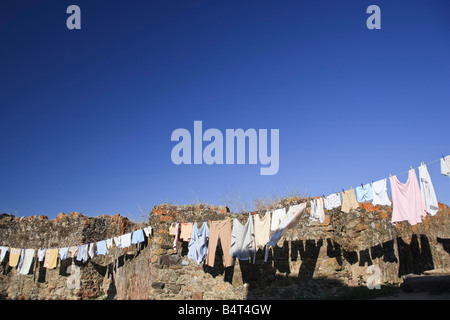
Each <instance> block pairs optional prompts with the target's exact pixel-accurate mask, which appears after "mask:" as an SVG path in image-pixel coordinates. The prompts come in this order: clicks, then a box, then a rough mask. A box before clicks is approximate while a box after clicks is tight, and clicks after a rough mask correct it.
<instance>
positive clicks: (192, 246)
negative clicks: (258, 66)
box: [188, 221, 209, 264]
mask: <svg viewBox="0 0 450 320" xmlns="http://www.w3.org/2000/svg"><path fill="white" fill-rule="evenodd" d="M208 238H209V228H208V224H207V223H206V221H205V222H203V224H202V227H201V228H200V231H199V230H198V225H197V222H194V224H193V226H192V234H191V240H190V241H189V245H188V249H189V251H188V258H189V259H193V260H195V262H197V264H200V263H201V262H202V261H203V260H205V259H206V254H207V251H208V247H207V243H208Z"/></svg>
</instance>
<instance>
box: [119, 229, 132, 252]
mask: <svg viewBox="0 0 450 320" xmlns="http://www.w3.org/2000/svg"><path fill="white" fill-rule="evenodd" d="M129 246H131V232H129V233H125V234H123V235H121V236H120V247H121V248H128V247H129Z"/></svg>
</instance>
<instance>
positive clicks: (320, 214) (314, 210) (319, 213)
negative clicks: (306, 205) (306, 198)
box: [309, 197, 325, 223]
mask: <svg viewBox="0 0 450 320" xmlns="http://www.w3.org/2000/svg"><path fill="white" fill-rule="evenodd" d="M310 205H311V212H310V215H309V220H311V221H317V220H319V222H320V223H324V222H325V211H324V208H323V207H324V203H323V198H321V197H319V198H318V199H317V201H316V200H315V199H312V200H311V201H310Z"/></svg>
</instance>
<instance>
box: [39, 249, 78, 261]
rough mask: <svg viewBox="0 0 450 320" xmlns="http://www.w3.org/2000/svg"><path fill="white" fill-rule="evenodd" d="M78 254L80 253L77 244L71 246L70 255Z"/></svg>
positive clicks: (74, 256) (73, 256) (75, 255)
mask: <svg viewBox="0 0 450 320" xmlns="http://www.w3.org/2000/svg"><path fill="white" fill-rule="evenodd" d="M77 254H78V247H77V246H72V247H69V255H70V257H71V258H76V257H77ZM39 261H40V260H39Z"/></svg>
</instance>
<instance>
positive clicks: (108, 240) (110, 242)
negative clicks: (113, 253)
mask: <svg viewBox="0 0 450 320" xmlns="http://www.w3.org/2000/svg"><path fill="white" fill-rule="evenodd" d="M112 246H113V239H112V238H109V239H106V248H107V249H111V248H112Z"/></svg>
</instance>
